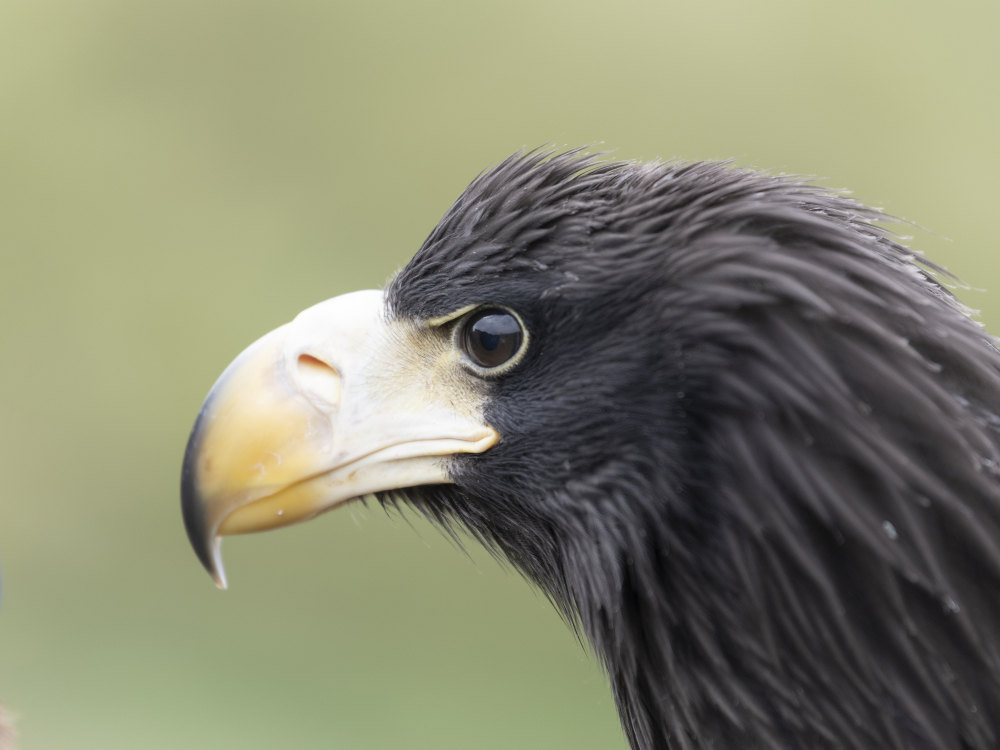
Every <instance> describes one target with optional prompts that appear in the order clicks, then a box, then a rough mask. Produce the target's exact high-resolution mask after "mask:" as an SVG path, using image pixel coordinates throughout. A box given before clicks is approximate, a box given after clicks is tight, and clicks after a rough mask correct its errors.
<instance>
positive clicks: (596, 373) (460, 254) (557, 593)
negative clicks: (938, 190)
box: [387, 152, 1000, 750]
mask: <svg viewBox="0 0 1000 750" xmlns="http://www.w3.org/2000/svg"><path fill="white" fill-rule="evenodd" d="M882 220H883V217H882V216H881V215H880V214H879V213H877V212H875V211H873V210H871V209H868V208H866V207H864V206H861V205H859V204H857V203H856V202H854V201H852V200H849V199H847V198H845V197H843V196H841V195H838V194H834V193H831V192H829V191H826V190H823V189H820V188H817V187H814V186H810V185H807V184H803V183H802V182H801V181H798V180H796V179H793V178H787V177H777V176H772V175H768V174H763V173H760V172H754V171H748V170H740V169H733V168H730V167H729V166H727V165H725V164H717V163H695V164H652V165H649V164H633V163H603V162H601V161H599V160H598V159H595V158H593V157H587V156H583V155H581V154H580V153H579V152H570V153H564V154H552V153H548V152H532V153H528V154H518V155H515V156H513V157H511V158H509V159H507V160H506V161H504V162H503V163H502V164H500V165H499V166H497V167H495V168H494V169H492V170H489V171H488V172H486V173H484V174H482V175H481V176H480V177H479V178H477V179H476V180H475V181H474V182H473V183H472V185H471V186H470V187H469V188H468V189H467V190H466V191H465V193H464V194H463V195H462V196H461V197H460V198H459V200H458V201H457V202H456V203H455V205H454V206H453V207H452V209H451V210H450V211H449V212H448V213H447V215H446V216H445V217H444V219H443V220H442V221H441V223H440V224H439V225H438V227H437V228H436V229H435V230H434V232H433V233H432V234H431V236H430V237H429V238H428V239H427V241H426V242H425V244H424V245H423V247H422V248H421V249H420V251H419V252H418V253H417V254H416V256H415V257H414V258H413V260H412V261H411V262H410V264H409V265H408V266H407V267H406V268H404V269H403V270H402V271H401V272H400V273H399V275H398V276H397V277H396V278H395V279H394V280H393V282H392V283H391V285H390V287H389V289H388V290H387V291H388V298H389V301H390V305H391V308H392V311H393V314H395V315H397V316H399V317H401V318H412V319H418V320H420V319H426V318H431V317H436V316H439V315H444V314H447V313H449V312H451V311H453V310H455V309H458V308H460V307H462V306H464V305H469V304H476V303H497V304H502V305H506V306H508V307H510V308H513V309H515V310H517V311H518V312H519V314H520V315H521V316H522V318H523V319H524V321H525V323H526V325H527V327H528V329H529V332H530V334H531V346H530V348H529V350H528V351H527V353H526V355H525V358H524V359H523V361H521V362H520V363H519V364H518V365H517V366H516V367H515V368H513V369H512V370H510V371H509V372H508V373H506V374H504V375H503V376H502V377H500V378H497V379H495V380H493V381H490V384H489V388H490V389H491V390H490V399H489V403H488V406H487V410H486V416H487V419H488V420H489V421H490V423H491V424H492V425H494V426H495V427H496V428H497V429H498V430H499V432H500V433H501V435H502V436H503V439H502V441H501V443H500V444H499V445H497V446H496V447H495V448H494V449H492V450H491V451H489V452H487V453H485V454H483V455H479V456H463V457H461V458H459V459H456V460H455V462H454V465H453V466H452V470H451V472H452V475H453V478H454V479H455V482H456V484H455V485H452V486H444V487H425V488H417V489H415V490H412V491H410V492H409V493H408V500H410V501H411V502H412V503H414V504H416V505H418V506H419V507H421V508H422V509H423V510H424V511H425V512H427V513H429V514H430V515H431V516H432V517H434V518H436V519H438V520H439V521H441V522H443V523H445V524H446V525H447V524H450V523H456V522H457V523H459V524H461V525H464V526H465V527H467V528H468V529H469V530H471V532H472V533H473V534H474V535H476V536H477V537H478V538H480V539H482V540H483V541H484V542H485V543H487V544H488V545H489V546H490V547H491V548H493V549H494V550H496V551H498V552H499V553H501V554H502V555H503V556H505V557H506V558H508V559H509V560H510V561H512V562H513V563H514V564H515V565H516V566H517V567H518V568H520V569H521V570H522V571H523V572H524V573H525V575H527V576H528V577H529V578H530V579H531V580H533V581H534V582H536V583H537V584H538V585H539V586H540V587H542V588H543V589H544V590H545V591H546V592H547V593H548V594H549V595H550V596H551V597H552V598H553V600H554V601H556V602H557V603H558V604H559V605H560V606H561V607H562V609H563V611H564V613H565V615H566V616H567V619H568V620H569V621H570V622H571V623H573V624H574V625H575V626H577V627H579V628H580V629H581V630H582V632H583V633H584V634H585V635H586V637H588V638H589V639H590V641H591V642H592V643H593V645H594V647H595V649H596V650H597V653H598V654H599V655H600V656H601V658H602V660H603V662H604V665H605V667H606V668H607V671H608V674H609V676H610V680H611V685H612V688H613V690H614V694H615V698H616V700H617V703H618V707H619V711H620V714H621V718H622V724H623V726H624V729H625V732H626V734H627V736H628V738H629V741H630V742H631V744H632V746H633V747H634V748H637V749H640V748H641V749H642V750H652V749H654V748H674V749H676V750H680V749H682V748H734V749H735V748H741V749H742V748H838V749H839V748H858V749H861V748H928V749H930V748H933V749H935V750H944V749H946V748H947V749H949V750H953V749H958V748H976V749H982V748H995V747H997V746H998V743H1000V724H998V721H1000V642H998V641H1000V595H998V594H1000V544H998V540H1000V485H998V463H1000V450H998V440H1000V438H998V435H1000V432H998V427H1000V419H998V417H997V416H996V415H997V414H998V413H1000V354H998V351H997V349H996V347H995V346H994V341H993V339H992V338H991V337H990V336H989V335H987V334H986V333H985V332H984V331H983V330H981V328H980V327H979V326H978V325H977V324H976V323H975V322H973V321H972V320H971V319H970V317H969V316H968V314H967V311H966V310H965V309H964V308H963V307H962V306H961V305H960V304H959V303H958V302H957V301H956V300H955V298H954V297H953V296H952V295H951V294H950V293H949V292H948V291H947V290H946V289H945V288H944V287H943V286H942V285H941V284H940V283H939V282H938V281H937V280H936V279H935V278H934V276H933V275H932V273H931V272H938V271H940V269H937V268H936V267H935V266H933V265H931V264H929V263H928V262H926V261H923V260H922V259H920V258H917V257H915V256H914V254H913V253H912V252H910V251H909V250H907V249H906V248H904V247H902V246H901V245H899V244H897V243H896V242H894V241H893V239H892V238H891V236H890V235H889V234H888V233H887V232H886V231H884V230H883V229H881V228H880V227H879V226H877V225H876V224H875V222H878V221H882Z"/></svg>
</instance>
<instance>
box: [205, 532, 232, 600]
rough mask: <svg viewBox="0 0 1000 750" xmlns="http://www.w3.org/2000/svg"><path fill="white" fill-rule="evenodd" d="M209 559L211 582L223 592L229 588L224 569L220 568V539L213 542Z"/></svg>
mask: <svg viewBox="0 0 1000 750" xmlns="http://www.w3.org/2000/svg"><path fill="white" fill-rule="evenodd" d="M211 559H212V566H211V567H210V568H209V569H208V572H209V574H210V575H211V576H212V580H213V581H215V585H216V586H217V587H218V588H219V589H220V590H221V591H225V590H226V589H227V588H229V584H228V583H227V581H226V569H225V568H224V567H222V539H221V538H220V537H215V542H214V543H213V544H212V558H211Z"/></svg>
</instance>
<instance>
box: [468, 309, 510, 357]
mask: <svg viewBox="0 0 1000 750" xmlns="http://www.w3.org/2000/svg"><path fill="white" fill-rule="evenodd" d="M464 344H465V353H466V354H468V355H469V359H471V360H472V361H473V362H475V363H476V364H477V365H479V366H480V367H486V368H492V367H499V366H500V365H502V364H503V363H504V362H506V361H508V360H509V359H510V358H511V357H513V356H514V355H515V354H517V352H518V350H519V349H520V348H521V326H520V324H519V323H518V322H517V318H515V317H514V316H513V315H511V314H510V313H508V312H505V311H504V310H497V309H486V310H481V311H479V312H477V313H475V314H474V315H473V316H472V317H471V318H470V319H469V321H468V323H466V326H465V336H464Z"/></svg>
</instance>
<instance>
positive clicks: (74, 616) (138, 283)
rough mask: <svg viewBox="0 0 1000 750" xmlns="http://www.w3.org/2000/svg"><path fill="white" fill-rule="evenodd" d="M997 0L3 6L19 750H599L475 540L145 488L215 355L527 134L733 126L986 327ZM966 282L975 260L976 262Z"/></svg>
mask: <svg viewBox="0 0 1000 750" xmlns="http://www.w3.org/2000/svg"><path fill="white" fill-rule="evenodd" d="M998 29H1000V4H998V3H997V2H995V0H990V2H982V3H971V2H954V3H947V4H945V3H932V2H915V1H914V0H907V1H906V2H836V3H830V2H825V3H819V2H803V1H802V0H788V1H787V2H776V1H768V2H746V0H730V1H729V2H693V1H691V2H674V1H672V0H671V1H665V0H661V1H660V2H645V3H632V2H619V3H616V4H611V3H596V2H588V1H585V0H573V1H572V2H571V1H570V0H565V1H563V2H507V3H470V2H459V1H457V0H456V1H450V2H449V1H445V0H431V1H429V2H424V3H410V2H400V1H398V0H396V1H394V2H368V3H353V4H349V3H343V2H332V1H331V0H324V1H321V0H281V2H278V1H277V0H270V1H267V2H265V1H263V0H197V1H196V0H155V1H154V0H87V1H86V2H72V1H71V0H2V1H0V487H2V490H0V559H2V563H3V579H4V587H5V591H4V601H3V606H2V608H0V699H2V700H3V702H4V703H6V704H7V705H8V706H9V707H10V708H11V709H12V710H13V711H14V712H15V713H16V714H18V715H19V717H20V719H19V724H20V727H21V730H22V732H23V738H22V745H23V748H24V750H49V749H55V748H71V749H73V750H82V749H85V748H100V749H101V750H110V749H114V748H127V749H132V748H143V749H144V750H145V749H150V750H159V749H160V748H163V749H167V748H169V749H170V750H174V749H176V748H195V749H198V748H206V749H207V748H212V749H213V750H218V749H219V748H240V749H241V750H254V749H261V750H263V749H264V748H268V749H269V750H270V749H272V748H338V749H339V748H348V749H353V748H373V749H374V748H377V749H381V748H407V750H411V749H415V748H428V749H430V748H434V749H435V750H436V749H438V748H463V749H464V748H476V749H477V750H478V749H492V748H539V749H540V748H574V749H581V750H582V749H584V748H623V747H624V742H623V741H622V739H621V736H620V733H619V729H618V724H617V718H616V715H615V712H614V706H613V703H612V700H611V697H610V694H609V690H608V688H607V685H606V682H605V680H604V678H603V677H602V675H601V673H600V671H599V669H598V668H597V667H596V665H595V664H594V662H593V660H592V659H591V658H590V657H589V656H588V655H587V654H586V653H585V652H584V651H583V649H581V647H580V646H579V644H578V643H577V642H576V641H575V640H574V638H573V637H572V635H571V634H570V633H569V632H568V631H567V630H566V629H565V628H564V626H563V625H562V623H561V622H560V620H559V618H558V616H557V615H556V613H555V612H554V611H553V610H552V608H551V607H550V606H548V605H547V603H546V602H545V600H544V598H543V597H542V596H540V595H539V594H537V593H535V592H534V591H532V590H531V589H530V588H529V587H528V586H527V585H526V584H525V583H524V582H523V581H521V580H520V578H518V576H517V575H516V574H514V573H511V572H509V571H506V570H504V569H503V568H501V567H500V566H499V565H498V564H497V563H495V562H494V561H493V560H491V559H490V558H489V557H488V556H487V555H486V554H484V553H483V552H482V551H481V550H479V549H476V548H473V549H471V555H470V556H469V557H467V556H465V555H463V553H462V552H460V551H459V550H457V549H456V548H455V547H454V546H453V545H451V544H450V543H449V542H447V541H446V540H445V539H443V538H441V537H440V536H439V535H438V534H437V533H436V532H435V531H434V530H433V529H430V528H429V527H428V526H427V525H426V524H425V523H423V522H421V521H420V520H419V519H415V518H402V519H401V518H398V517H396V518H390V517H387V516H386V515H385V514H383V513H382V512H381V511H379V510H377V509H370V510H369V511H367V512H363V511H361V510H355V511H353V512H340V513H335V514H331V515H330V516H327V517H325V518H323V519H322V520H321V521H319V522H316V523H313V524H309V525H306V526H301V527H294V528H291V529H286V530H283V531H281V532H278V533H273V534H268V535H263V536H257V537H246V538H238V539H235V540H230V541H228V542H227V544H226V552H227V562H228V566H227V567H228V570H229V574H230V581H231V590H230V591H229V592H227V593H220V592H218V591H216V590H215V588H214V587H213V586H212V584H211V581H210V580H209V578H208V576H207V575H206V574H205V573H204V571H202V570H201V568H200V567H199V565H198V564H197V562H196V560H195V557H194V555H193V554H192V553H191V551H190V550H189V549H188V544H187V540H186V538H185V536H184V531H183V528H182V526H181V520H180V513H179V508H178V475H179V470H180V462H181V455H182V452H183V449H184V444H185V439H186V437H187V433H188V430H189V428H190V426H191V424H192V421H193V419H194V417H195V414H196V412H197V410H198V407H199V405H200V403H201V400H202V398H203V397H204V395H205V393H206V392H207V391H208V389H209V387H210V386H211V384H212V382H213V381H214V379H215V377H216V376H217V375H218V374H219V373H220V372H221V371H222V369H223V368H224V367H225V365H226V364H227V363H228V362H229V361H230V359H232V357H233V356H234V355H235V354H236V353H237V352H238V351H240V350H241V349H242V348H243V347H244V346H245V345H246V344H248V343H250V342H251V341H252V340H254V339H255V338H257V337H258V336H260V335H261V334H263V333H264V332H266V331H268V330H270V329H271V328H273V327H275V326H277V325H279V324H281V323H283V322H285V321H287V320H289V319H290V318H292V317H293V316H294V315H295V314H296V313H297V312H298V311H299V310H300V309H302V308H304V307H306V306H308V305H311V304H313V303H315V302H318V301H320V300H322V299H325V298H327V297H331V296H333V295H336V294H340V293H342V292H346V291H349V290H353V289H357V288H364V287H375V286H379V285H380V284H381V283H382V282H383V281H384V279H385V278H386V277H387V276H388V275H389V274H391V273H392V272H393V271H394V270H395V269H396V268H398V267H399V266H400V265H401V264H402V263H404V262H406V260H407V259H408V258H409V257H410V255H411V254H412V253H413V252H414V251H415V250H416V248H417V247H418V246H419V244H420V242H421V240H422V239H423V238H424V237H425V236H426V234H427V233H428V232H429V231H430V229H431V228H432V227H433V225H434V223H435V221H436V220H437V218H438V217H439V216H440V215H441V214H442V212H443V211H444V210H445V209H446V208H447V207H448V205H449V203H450V202H451V201H452V200H453V199H454V198H455V197H456V196H457V195H458V193H459V191H461V190H462V188H463V187H464V186H465V185H466V184H467V182H468V181H469V180H470V179H471V178H472V177H474V176H475V174H476V173H477V172H479V171H480V170H481V169H483V168H484V167H486V166H488V165H489V164H491V163H494V162H496V161H497V160H499V159H501V158H503V157H504V156H506V155H507V154H509V153H510V152H512V151H514V150H515V149H517V148H520V147H522V146H536V145H539V144H543V143H546V142H550V143H554V144H556V145H563V144H568V145H579V144H587V143H601V144H603V146H604V147H607V148H614V149H617V150H616V155H617V156H619V157H622V158H641V159H652V158H657V157H662V158H669V157H674V156H677V157H683V158H716V157H721V158H725V157H735V158H736V160H737V161H738V162H739V163H741V164H747V165H754V166H762V167H773V168H775V169H777V170H780V171H785V172H796V173H802V174H808V175H816V176H819V177H822V178H824V184H827V185H830V186H833V187H848V188H851V189H852V190H853V191H854V192H855V195H856V196H858V197H859V198H861V199H862V200H865V201H868V202H872V203H874V204H876V205H880V206H882V207H884V208H885V209H886V210H888V211H889V212H891V213H893V214H896V215H899V216H902V217H905V218H906V219H908V220H911V221H912V222H914V223H915V224H917V225H920V226H922V227H927V228H928V230H930V231H924V230H922V229H919V228H917V227H904V228H905V229H906V232H905V233H906V234H915V235H916V236H915V238H914V240H913V245H914V246H915V247H916V248H918V249H920V250H922V251H924V252H925V253H926V254H927V255H929V256H930V257H931V258H933V259H934V260H936V261H939V262H941V263H943V264H945V265H947V266H948V267H949V268H951V269H952V270H953V271H955V272H957V273H958V274H959V275H960V276H961V277H962V278H964V279H965V280H966V281H967V282H968V283H969V284H970V285H971V287H972V289H970V290H967V291H963V292H962V295H963V297H964V299H965V300H966V301H967V302H968V303H969V304H970V305H971V306H973V307H975V308H979V309H981V310H982V311H983V314H982V318H983V320H984V321H985V322H986V323H987V325H989V326H991V327H992V329H993V330H994V331H997V332H1000V258H998V256H997V253H996V250H995V240H994V232H995V230H996V228H997V225H998V222H997V218H996V217H997V207H998V205H1000V188H998V184H997V181H998V176H1000V144H998V117H1000V80H998V74H1000V43H998V42H997V32H998ZM981 289H987V290H993V291H992V292H989V293H983V292H982V291H980V290H981Z"/></svg>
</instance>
